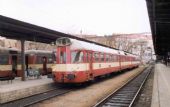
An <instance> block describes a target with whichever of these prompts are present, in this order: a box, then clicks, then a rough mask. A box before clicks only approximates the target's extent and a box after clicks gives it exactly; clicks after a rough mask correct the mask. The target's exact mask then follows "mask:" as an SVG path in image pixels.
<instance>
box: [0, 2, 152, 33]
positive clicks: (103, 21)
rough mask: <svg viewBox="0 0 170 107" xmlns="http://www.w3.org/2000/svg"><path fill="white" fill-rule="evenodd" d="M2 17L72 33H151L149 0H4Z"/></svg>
mask: <svg viewBox="0 0 170 107" xmlns="http://www.w3.org/2000/svg"><path fill="white" fill-rule="evenodd" d="M0 15H3V16H7V17H11V18H14V19H17V20H21V21H25V22H28V23H31V24H35V25H39V26H42V27H46V28H49V29H52V30H56V31H60V32H64V33H69V34H89V35H91V34H92V35H99V36H100V35H111V34H113V33H142V32H150V25H149V19H148V13H147V8H146V3H145V0H0Z"/></svg>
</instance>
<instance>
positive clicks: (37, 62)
mask: <svg viewBox="0 0 170 107" xmlns="http://www.w3.org/2000/svg"><path fill="white" fill-rule="evenodd" d="M36 64H42V57H41V56H37V58H36Z"/></svg>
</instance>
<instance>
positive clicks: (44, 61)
mask: <svg viewBox="0 0 170 107" xmlns="http://www.w3.org/2000/svg"><path fill="white" fill-rule="evenodd" d="M42 62H43V71H44V74H45V75H46V74H47V57H45V56H43V57H42Z"/></svg>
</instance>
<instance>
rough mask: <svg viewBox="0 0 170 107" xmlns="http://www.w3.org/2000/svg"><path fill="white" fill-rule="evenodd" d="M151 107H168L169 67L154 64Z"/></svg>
mask: <svg viewBox="0 0 170 107" xmlns="http://www.w3.org/2000/svg"><path fill="white" fill-rule="evenodd" d="M153 84H154V85H153V94H152V103H151V107H170V66H165V65H164V64H162V63H157V64H155V72H154V83H153Z"/></svg>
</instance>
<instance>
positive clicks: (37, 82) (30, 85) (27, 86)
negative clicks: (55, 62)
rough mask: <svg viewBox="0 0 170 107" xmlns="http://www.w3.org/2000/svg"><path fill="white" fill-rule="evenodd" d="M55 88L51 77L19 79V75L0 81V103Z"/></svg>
mask: <svg viewBox="0 0 170 107" xmlns="http://www.w3.org/2000/svg"><path fill="white" fill-rule="evenodd" d="M54 88H55V84H54V82H53V80H52V78H47V76H42V77H41V78H40V79H37V78H32V77H31V78H29V79H27V80H26V81H21V78H20V77H17V78H16V79H14V80H13V81H12V83H11V81H9V82H8V81H0V104H1V103H5V102H9V101H13V100H17V99H20V98H24V97H28V96H31V95H35V94H38V93H43V92H45V91H48V90H51V89H54Z"/></svg>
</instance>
